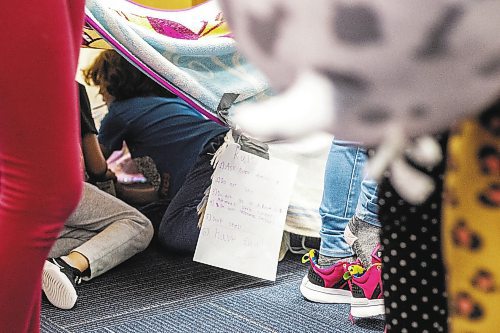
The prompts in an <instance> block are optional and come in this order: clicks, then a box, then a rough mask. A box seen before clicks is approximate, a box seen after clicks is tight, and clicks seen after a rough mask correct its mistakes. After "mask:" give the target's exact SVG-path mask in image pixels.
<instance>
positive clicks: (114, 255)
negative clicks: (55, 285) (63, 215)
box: [49, 183, 153, 279]
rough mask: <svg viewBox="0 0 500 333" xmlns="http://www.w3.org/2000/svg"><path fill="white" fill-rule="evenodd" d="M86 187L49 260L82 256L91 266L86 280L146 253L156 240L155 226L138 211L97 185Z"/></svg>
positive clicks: (86, 184)
mask: <svg viewBox="0 0 500 333" xmlns="http://www.w3.org/2000/svg"><path fill="white" fill-rule="evenodd" d="M84 184H85V185H84V191H83V196H82V199H81V200H80V203H79V205H78V207H77V209H76V210H75V211H74V212H73V214H72V215H71V216H70V217H69V218H68V220H67V221H66V223H65V228H64V230H63V232H62V233H61V235H60V236H59V239H58V240H57V241H56V242H55V244H54V246H53V247H52V250H51V251H50V253H49V258H55V257H61V256H67V255H68V254H70V253H73V252H76V253H79V254H81V255H83V256H84V257H85V258H86V259H87V260H88V263H89V267H88V268H89V274H88V276H87V277H84V279H87V278H88V279H92V278H95V277H97V276H99V275H101V274H103V273H105V272H107V271H108V270H110V269H111V268H113V267H115V266H117V265H119V264H120V263H122V262H124V261H125V260H127V259H129V258H130V257H132V256H133V255H135V254H137V253H139V252H141V251H143V250H144V249H145V248H146V247H147V246H148V245H149V243H150V241H151V239H152V238H153V226H152V225H151V222H150V221H149V220H148V219H147V218H146V217H145V216H144V215H142V214H141V213H140V212H139V211H138V210H136V209H135V208H133V207H131V206H129V205H127V204H126V203H124V202H123V201H121V200H119V199H117V198H115V197H113V196H112V195H109V194H108V193H106V192H103V191H101V190H99V189H98V188H97V187H95V186H94V185H91V184H88V183H84ZM65 261H66V262H67V263H68V264H70V265H71V266H74V267H75V266H76V265H72V263H71V262H68V260H65Z"/></svg>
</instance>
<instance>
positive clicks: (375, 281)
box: [349, 244, 385, 318]
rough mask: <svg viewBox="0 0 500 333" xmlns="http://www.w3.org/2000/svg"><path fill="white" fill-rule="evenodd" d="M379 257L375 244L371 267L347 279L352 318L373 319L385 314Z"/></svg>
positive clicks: (378, 250)
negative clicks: (350, 294) (349, 289)
mask: <svg viewBox="0 0 500 333" xmlns="http://www.w3.org/2000/svg"><path fill="white" fill-rule="evenodd" d="M380 256H381V254H380V244H377V246H375V249H374V250H373V252H372V262H371V266H370V267H369V268H368V269H367V270H366V272H364V274H362V275H360V276H356V275H353V276H351V278H350V279H349V285H350V287H351V292H352V302H351V316H353V317H357V318H365V317H373V316H378V315H382V314H384V312H385V308H384V291H383V289H382V261H381V259H380Z"/></svg>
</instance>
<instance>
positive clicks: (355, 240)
mask: <svg viewBox="0 0 500 333" xmlns="http://www.w3.org/2000/svg"><path fill="white" fill-rule="evenodd" d="M344 238H345V240H346V242H347V244H349V245H350V246H351V247H352V249H353V250H354V253H356V255H357V256H358V258H359V259H360V260H361V263H362V264H363V266H365V267H369V266H370V264H371V253H372V251H373V249H374V248H375V246H376V245H377V244H378V243H379V242H380V227H377V226H374V225H371V224H369V223H367V222H364V221H362V220H360V219H358V218H357V217H356V216H353V217H352V219H351V220H350V221H349V223H348V224H347V226H346V228H345V231H344Z"/></svg>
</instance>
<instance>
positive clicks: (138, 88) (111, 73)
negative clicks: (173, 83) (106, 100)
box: [83, 50, 176, 101]
mask: <svg viewBox="0 0 500 333" xmlns="http://www.w3.org/2000/svg"><path fill="white" fill-rule="evenodd" d="M83 76H84V78H85V82H86V83H87V84H89V85H96V86H99V87H100V89H101V90H100V91H101V93H108V94H109V95H110V96H112V97H113V99H114V100H115V101H121V100H125V99H129V98H133V97H144V96H163V97H176V96H175V95H174V94H172V93H171V92H169V91H168V90H167V89H165V88H163V87H162V86H160V85H159V84H158V83H156V82H155V81H153V80H152V79H150V78H149V77H148V76H146V75H145V74H143V73H142V72H141V71H140V70H139V69H137V68H136V67H135V66H134V65H132V64H131V63H130V62H129V61H128V60H126V59H125V58H123V57H122V56H121V55H120V54H118V52H116V51H114V50H106V51H103V52H102V53H101V54H100V55H99V56H98V57H97V58H96V60H95V61H94V63H93V64H92V65H91V66H90V67H89V68H87V69H84V70H83Z"/></svg>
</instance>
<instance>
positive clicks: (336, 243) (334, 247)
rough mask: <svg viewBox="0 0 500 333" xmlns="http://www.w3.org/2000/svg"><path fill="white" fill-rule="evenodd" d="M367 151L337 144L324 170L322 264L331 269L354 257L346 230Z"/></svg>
mask: <svg viewBox="0 0 500 333" xmlns="http://www.w3.org/2000/svg"><path fill="white" fill-rule="evenodd" d="M366 158H367V155H366V151H365V150H364V149H362V148H360V147H358V146H355V145H353V144H352V143H347V142H342V141H334V142H333V144H332V147H331V149H330V153H329V155H328V160H327V163H326V170H325V180H324V190H323V199H322V201H321V206H320V210H319V211H320V215H321V219H322V226H321V231H320V236H321V246H320V250H319V254H320V256H319V264H320V265H325V266H326V265H331V264H333V263H335V262H336V261H338V260H339V259H341V258H349V257H352V256H353V255H354V252H353V250H352V249H351V247H350V246H349V244H347V243H346V241H345V239H344V229H345V228H346V226H347V223H348V222H349V220H350V219H351V217H352V216H353V215H354V213H355V211H356V207H357V205H358V198H359V195H360V189H361V182H362V180H363V167H364V165H365V161H366Z"/></svg>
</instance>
